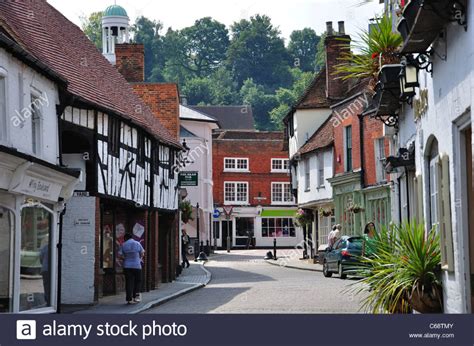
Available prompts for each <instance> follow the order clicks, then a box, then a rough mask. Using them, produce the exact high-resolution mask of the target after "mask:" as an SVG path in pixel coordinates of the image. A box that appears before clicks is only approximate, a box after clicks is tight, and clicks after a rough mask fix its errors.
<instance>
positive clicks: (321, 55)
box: [314, 32, 327, 71]
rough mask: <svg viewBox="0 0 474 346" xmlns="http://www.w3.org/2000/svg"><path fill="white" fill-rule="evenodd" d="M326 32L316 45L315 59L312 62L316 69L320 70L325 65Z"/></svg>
mask: <svg viewBox="0 0 474 346" xmlns="http://www.w3.org/2000/svg"><path fill="white" fill-rule="evenodd" d="M326 36H327V33H326V32H324V33H323V34H322V35H321V38H320V40H319V42H318V45H317V47H316V61H315V63H314V65H315V69H316V71H320V70H321V69H323V68H324V67H325V66H326V51H325V49H324V40H325V39H326Z"/></svg>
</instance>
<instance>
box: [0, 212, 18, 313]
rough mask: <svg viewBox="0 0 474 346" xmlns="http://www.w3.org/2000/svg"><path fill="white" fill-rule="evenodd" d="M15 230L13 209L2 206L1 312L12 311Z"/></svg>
mask: <svg viewBox="0 0 474 346" xmlns="http://www.w3.org/2000/svg"><path fill="white" fill-rule="evenodd" d="M14 230H15V219H14V215H13V213H12V212H11V211H9V210H8V209H6V208H2V207H1V206H0V254H1V256H2V260H1V261H0V312H11V311H12V308H13V306H12V294H13V287H12V286H13V285H12V282H11V279H10V278H11V274H12V270H11V269H12V264H13V263H12V262H13V261H12V241H13V239H12V238H13V234H14Z"/></svg>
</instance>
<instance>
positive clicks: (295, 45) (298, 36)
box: [288, 28, 320, 72]
mask: <svg viewBox="0 0 474 346" xmlns="http://www.w3.org/2000/svg"><path fill="white" fill-rule="evenodd" d="M319 41H320V37H319V36H318V35H316V32H315V31H314V30H313V29H311V28H304V29H303V30H295V31H293V32H292V33H291V35H290V43H289V44H288V52H289V53H290V56H291V58H292V60H293V66H294V67H299V68H300V69H301V70H302V71H305V72H308V71H314V69H315V63H316V51H317V45H318V43H319Z"/></svg>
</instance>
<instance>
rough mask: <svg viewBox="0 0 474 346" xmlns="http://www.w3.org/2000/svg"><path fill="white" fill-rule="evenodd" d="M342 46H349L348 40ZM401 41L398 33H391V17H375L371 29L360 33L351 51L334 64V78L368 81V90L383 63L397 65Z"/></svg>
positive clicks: (373, 85) (375, 81)
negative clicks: (336, 76) (335, 76)
mask: <svg viewBox="0 0 474 346" xmlns="http://www.w3.org/2000/svg"><path fill="white" fill-rule="evenodd" d="M342 40H344V41H346V42H345V43H344V44H346V45H349V42H347V39H342ZM402 42H403V40H402V37H401V35H400V34H399V33H398V32H394V31H393V30H392V18H391V16H387V15H385V16H383V17H381V18H376V20H375V24H374V26H373V27H372V29H371V30H368V29H367V30H363V31H362V32H361V34H360V40H359V41H355V43H354V48H355V49H354V50H355V51H357V53H354V52H352V51H351V50H350V49H348V50H347V52H346V53H344V54H343V55H342V57H341V58H340V61H341V63H340V64H337V65H336V72H335V74H336V75H339V77H338V78H341V79H343V80H346V79H365V78H369V79H370V82H369V87H370V88H372V89H373V88H374V87H375V84H376V83H377V77H378V73H379V70H380V68H381V67H382V66H383V65H386V64H396V63H399V62H400V58H399V56H398V54H397V53H398V49H399V47H400V45H401V44H402Z"/></svg>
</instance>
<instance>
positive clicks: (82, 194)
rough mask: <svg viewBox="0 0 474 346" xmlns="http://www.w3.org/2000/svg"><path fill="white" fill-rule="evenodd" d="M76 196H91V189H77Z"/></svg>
mask: <svg viewBox="0 0 474 346" xmlns="http://www.w3.org/2000/svg"><path fill="white" fill-rule="evenodd" d="M73 196H74V197H89V191H75V192H74V195H73Z"/></svg>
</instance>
